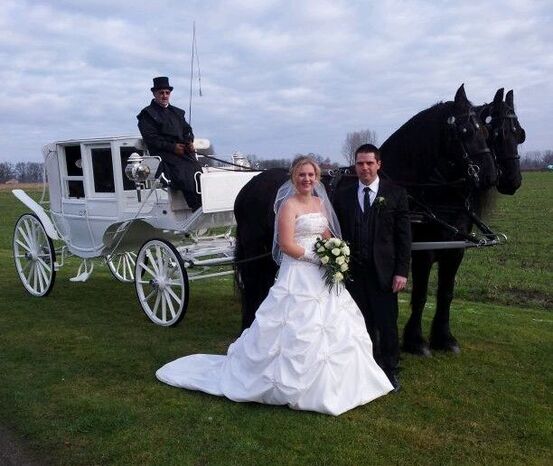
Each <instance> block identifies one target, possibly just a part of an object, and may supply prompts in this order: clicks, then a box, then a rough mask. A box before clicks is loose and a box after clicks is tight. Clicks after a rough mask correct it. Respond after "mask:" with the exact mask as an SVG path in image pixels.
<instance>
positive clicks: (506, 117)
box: [480, 88, 526, 194]
mask: <svg viewBox="0 0 553 466" xmlns="http://www.w3.org/2000/svg"><path fill="white" fill-rule="evenodd" d="M480 109H481V110H480V116H481V118H482V121H483V122H484V123H485V124H486V127H487V129H488V134H489V136H488V145H489V146H490V149H491V150H492V151H493V153H494V155H495V160H496V163H497V169H498V181H497V190H498V191H499V192H500V193H501V194H514V193H515V191H516V190H517V189H518V188H519V187H520V185H521V183H522V175H521V173H520V156H519V155H518V145H519V144H522V143H523V142H524V140H525V138H526V132H525V131H524V129H523V128H522V127H521V126H520V123H519V122H518V118H517V115H516V113H515V106H514V103H513V91H512V90H511V91H509V92H507V95H506V96H505V101H503V88H501V89H499V90H498V91H497V92H496V93H495V97H494V99H493V102H492V103H491V104H486V105H483V106H482V107H480Z"/></svg>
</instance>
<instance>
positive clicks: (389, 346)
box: [347, 263, 399, 374]
mask: <svg viewBox="0 0 553 466" xmlns="http://www.w3.org/2000/svg"><path fill="white" fill-rule="evenodd" d="M351 272H352V274H351V276H352V281H351V282H349V283H348V286H347V288H348V291H349V292H350V294H351V296H352V298H353V299H354V301H355V302H356V303H357V305H358V306H359V308H360V309H361V313H362V314H363V317H364V318H365V325H366V326H367V331H368V332H369V335H370V337H371V340H372V343H373V356H374V359H375V361H376V362H377V364H378V365H379V366H380V367H381V368H382V370H384V372H386V373H387V374H393V373H395V372H396V371H397V367H398V364H399V338H398V330H397V318H398V302H397V293H393V292H392V290H391V284H390V289H389V290H382V289H381V288H380V287H379V285H378V283H377V282H378V280H377V278H376V273H375V271H374V266H372V265H368V264H366V263H362V264H360V263H355V264H352V269H351Z"/></svg>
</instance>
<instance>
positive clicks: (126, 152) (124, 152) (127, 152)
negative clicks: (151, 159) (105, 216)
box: [121, 147, 144, 191]
mask: <svg viewBox="0 0 553 466" xmlns="http://www.w3.org/2000/svg"><path fill="white" fill-rule="evenodd" d="M133 152H136V153H138V154H140V155H144V151H143V150H141V149H137V148H136V147H121V173H123V189H124V190H125V191H134V190H135V189H136V187H135V185H134V182H133V181H131V180H129V179H128V178H127V177H126V175H125V167H126V166H127V160H128V159H129V157H130V156H131V154H132V153H133Z"/></svg>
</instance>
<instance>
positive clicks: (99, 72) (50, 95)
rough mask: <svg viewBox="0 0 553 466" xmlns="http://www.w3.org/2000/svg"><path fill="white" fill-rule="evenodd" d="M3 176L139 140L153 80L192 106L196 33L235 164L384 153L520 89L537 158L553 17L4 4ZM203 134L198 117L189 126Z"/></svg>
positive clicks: (545, 122) (0, 38)
mask: <svg viewBox="0 0 553 466" xmlns="http://www.w3.org/2000/svg"><path fill="white" fill-rule="evenodd" d="M1 5H2V8H0V56H1V63H2V65H1V67H0V78H1V79H0V82H1V87H0V144H1V145H0V160H8V161H20V160H23V161H39V160H41V158H42V156H41V152H40V149H41V147H42V145H44V144H46V143H48V142H52V141H56V140H62V139H72V138H81V137H96V136H108V135H122V134H138V129H137V127H136V114H137V113H138V111H139V110H140V109H141V108H142V107H144V106H145V105H147V104H148V103H149V101H150V99H151V92H150V87H151V85H152V84H151V81H152V77H153V76H159V75H165V76H169V77H170V80H171V84H172V85H173V86H174V87H175V90H174V91H173V94H172V97H171V103H172V104H174V105H176V106H179V107H181V108H183V109H185V110H186V111H187V115H188V106H189V83H190V56H191V53H190V50H191V39H192V22H193V21H194V20H195V21H196V36H197V45H198V52H199V62H200V69H201V83H202V91H203V97H199V96H198V80H197V77H196V79H195V80H194V97H193V103H192V126H193V128H194V133H195V134H196V136H197V137H206V138H209V139H210V140H211V141H212V143H213V144H214V146H215V150H216V152H217V153H218V154H220V155H230V154H231V153H232V152H233V151H236V150H239V151H240V152H242V153H245V154H256V155H257V156H258V157H260V158H273V157H287V158H288V157H292V156H293V155H294V154H297V153H308V152H314V153H317V154H320V155H322V156H324V157H327V156H328V157H330V158H331V159H333V160H335V161H343V159H342V156H341V148H342V145H343V142H344V139H345V136H346V134H347V133H348V132H351V131H355V130H361V129H367V128H368V129H371V130H374V131H376V133H377V136H378V143H379V144H380V143H382V142H384V141H385V139H386V138H387V137H388V136H389V135H390V134H392V133H393V132H394V131H395V130H396V129H397V128H399V126H401V124H403V123H404V122H405V121H406V120H408V119H409V118H410V117H411V116H413V115H414V114H416V113H418V112H419V111H421V110H424V109H425V108H427V107H429V106H431V105H433V104H434V103H436V102H438V101H440V100H452V99H453V96H454V94H455V91H456V89H457V88H458V87H459V85H460V84H461V83H465V89H466V92H467V96H468V97H469V99H470V100H471V101H472V102H473V103H475V104H482V103H484V102H489V101H491V100H492V98H493V96H494V93H495V91H496V90H497V89H498V88H500V87H504V88H505V90H506V91H507V90H508V89H514V92H515V104H516V112H517V114H518V116H519V119H520V121H521V124H522V126H523V127H524V128H525V129H526V132H527V141H526V143H525V144H524V146H523V147H522V148H521V152H526V151H530V150H544V149H553V131H552V130H551V128H552V126H553V124H552V120H553V53H552V52H553V46H552V45H551V44H553V27H552V25H553V2H552V1H551V0H542V1H540V0H537V1H523V0H510V1H509V0H501V1H486V0H479V1H470V2H469V1H457V0H456V1H448V0H441V1H440V0H432V1H430V0H418V1H407V0H405V1H400V0H378V1H372V0H366V1H362V0H346V1H341V0H333V1H330V0H292V1H288V0H238V1H210V0H186V1H184V0H182V1H176V0H175V1H170V0H167V1H163V0H157V1H148V2H145V1H142V0H80V1H76V0H75V1H73V0H50V1H32V0H2V3H1ZM187 118H188V116H187Z"/></svg>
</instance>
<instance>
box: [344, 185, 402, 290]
mask: <svg viewBox="0 0 553 466" xmlns="http://www.w3.org/2000/svg"><path fill="white" fill-rule="evenodd" d="M357 189H358V183H354V184H353V185H352V186H348V187H346V188H344V189H342V190H338V191H337V192H336V194H335V196H334V209H335V211H336V215H337V217H338V221H339V222H340V226H341V229H342V237H343V239H344V240H346V241H347V242H348V243H349V244H350V245H351V246H352V250H353V251H355V250H360V245H359V244H354V240H355V236H356V235H355V216H356V209H357V208H358V204H359V201H358V197H357ZM376 198H384V204H383V205H380V206H377V204H378V203H377V204H374V202H373V208H374V209H375V210H374V211H373V215H374V216H375V217H374V233H373V244H372V253H373V254H372V256H373V258H374V264H373V265H374V268H375V271H376V275H377V276H376V277H375V278H376V280H377V284H378V286H379V288H380V289H381V290H382V291H390V290H391V288H392V279H393V276H394V275H400V276H402V277H407V275H408V273H409V261H410V258H411V226H410V223H409V206H408V203H407V194H406V192H405V190H404V189H403V188H401V187H399V186H397V185H395V184H393V183H392V182H390V181H387V180H383V179H382V178H380V184H379V187H378V193H377V194H376ZM356 260H359V259H358V258H356V257H355V256H352V261H354V262H355V261H356ZM354 270H355V266H354V267H352V271H354ZM354 278H355V277H354Z"/></svg>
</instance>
